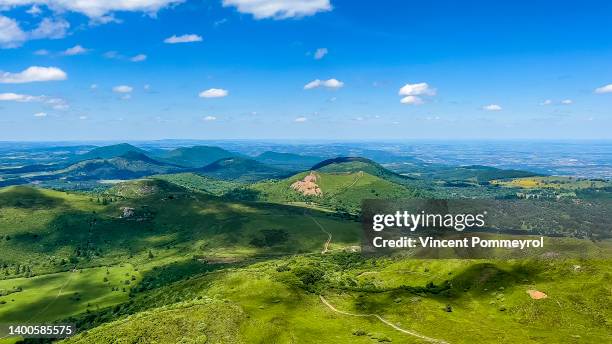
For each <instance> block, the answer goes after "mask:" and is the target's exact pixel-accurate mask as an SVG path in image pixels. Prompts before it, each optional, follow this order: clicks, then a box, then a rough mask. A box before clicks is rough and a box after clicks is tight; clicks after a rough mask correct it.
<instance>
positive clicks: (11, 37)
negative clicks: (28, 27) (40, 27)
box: [0, 15, 28, 48]
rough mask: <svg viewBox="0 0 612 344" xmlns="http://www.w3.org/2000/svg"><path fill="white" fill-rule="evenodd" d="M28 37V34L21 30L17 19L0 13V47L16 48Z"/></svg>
mask: <svg viewBox="0 0 612 344" xmlns="http://www.w3.org/2000/svg"><path fill="white" fill-rule="evenodd" d="M27 39H28V34H27V33H25V32H24V31H23V30H21V27H19V23H17V21H15V20H13V19H11V18H9V17H5V16H2V15H0V47H2V48H16V47H19V46H21V44H23V42H25V41H26V40H27Z"/></svg>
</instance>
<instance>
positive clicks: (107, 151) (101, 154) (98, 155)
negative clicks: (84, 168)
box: [75, 143, 147, 160]
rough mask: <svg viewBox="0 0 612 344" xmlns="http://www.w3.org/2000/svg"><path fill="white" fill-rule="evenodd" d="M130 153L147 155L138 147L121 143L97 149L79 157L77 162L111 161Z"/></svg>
mask: <svg viewBox="0 0 612 344" xmlns="http://www.w3.org/2000/svg"><path fill="white" fill-rule="evenodd" d="M130 152H132V153H140V154H146V153H147V152H146V151H144V150H142V149H140V148H138V147H134V146H132V145H131V144H129V143H120V144H116V145H110V146H103V147H97V148H94V149H92V150H90V151H89V152H87V153H84V154H80V155H77V156H76V157H75V158H76V159H77V160H91V159H110V158H114V157H118V156H121V155H124V154H127V153H130Z"/></svg>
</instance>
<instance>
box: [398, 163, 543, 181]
mask: <svg viewBox="0 0 612 344" xmlns="http://www.w3.org/2000/svg"><path fill="white" fill-rule="evenodd" d="M394 170H395V171H397V172H398V173H402V174H404V175H409V176H412V177H414V178H419V179H424V180H441V181H444V182H447V183H453V182H456V181H468V182H473V183H480V184H483V183H485V184H486V183H488V182H490V181H491V180H497V179H511V178H523V177H533V176H541V175H542V174H539V173H534V172H530V171H521V170H506V169H500V168H496V167H491V166H482V165H470V166H447V165H440V164H422V165H418V166H417V165H408V164H404V165H395V166H394Z"/></svg>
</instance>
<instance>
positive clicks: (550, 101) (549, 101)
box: [540, 99, 553, 105]
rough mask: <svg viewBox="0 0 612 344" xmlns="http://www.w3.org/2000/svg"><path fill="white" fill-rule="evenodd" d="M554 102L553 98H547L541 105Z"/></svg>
mask: <svg viewBox="0 0 612 344" xmlns="http://www.w3.org/2000/svg"><path fill="white" fill-rule="evenodd" d="M552 103H553V101H552V100H551V99H546V100H545V101H543V102H541V103H540V105H550V104H552Z"/></svg>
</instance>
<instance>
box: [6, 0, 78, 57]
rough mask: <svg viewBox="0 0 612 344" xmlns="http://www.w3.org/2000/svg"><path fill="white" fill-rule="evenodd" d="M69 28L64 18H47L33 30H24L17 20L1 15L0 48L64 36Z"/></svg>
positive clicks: (15, 46) (14, 46)
mask: <svg viewBox="0 0 612 344" xmlns="http://www.w3.org/2000/svg"><path fill="white" fill-rule="evenodd" d="M1 5H2V0H0V6H1ZM69 28H70V24H69V23H68V22H67V21H65V20H63V19H50V18H45V19H43V20H42V21H41V22H40V23H39V24H38V26H37V27H36V28H35V29H33V30H32V31H24V30H22V29H21V26H20V25H19V23H18V22H17V21H16V20H14V19H11V18H9V17H5V16H3V15H0V48H17V47H20V46H21V45H22V44H23V43H24V42H26V41H28V40H31V39H43V38H50V39H58V38H63V37H65V36H66V32H67V30H68V29H69Z"/></svg>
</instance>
